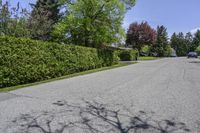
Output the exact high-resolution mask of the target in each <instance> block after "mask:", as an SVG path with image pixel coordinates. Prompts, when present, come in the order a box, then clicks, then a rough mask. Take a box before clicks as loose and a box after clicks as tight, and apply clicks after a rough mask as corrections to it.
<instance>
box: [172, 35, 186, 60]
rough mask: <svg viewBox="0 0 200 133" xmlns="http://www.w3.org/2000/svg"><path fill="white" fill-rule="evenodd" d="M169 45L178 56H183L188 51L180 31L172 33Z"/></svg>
mask: <svg viewBox="0 0 200 133" xmlns="http://www.w3.org/2000/svg"><path fill="white" fill-rule="evenodd" d="M171 46H172V48H174V49H175V51H176V53H177V55H178V56H185V55H186V54H187V52H188V46H187V43H186V41H185V37H184V34H183V33H182V32H180V33H178V34H176V33H174V34H173V35H172V37H171Z"/></svg>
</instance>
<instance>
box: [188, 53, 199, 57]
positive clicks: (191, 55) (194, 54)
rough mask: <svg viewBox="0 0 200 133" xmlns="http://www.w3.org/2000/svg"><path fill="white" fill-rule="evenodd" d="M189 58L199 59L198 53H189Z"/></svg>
mask: <svg viewBox="0 0 200 133" xmlns="http://www.w3.org/2000/svg"><path fill="white" fill-rule="evenodd" d="M187 57H188V58H198V54H197V52H189V53H188V55H187Z"/></svg>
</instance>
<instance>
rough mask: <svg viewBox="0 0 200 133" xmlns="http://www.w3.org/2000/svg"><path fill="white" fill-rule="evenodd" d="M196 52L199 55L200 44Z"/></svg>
mask: <svg viewBox="0 0 200 133" xmlns="http://www.w3.org/2000/svg"><path fill="white" fill-rule="evenodd" d="M196 52H197V53H198V55H200V45H199V46H198V47H197V49H196Z"/></svg>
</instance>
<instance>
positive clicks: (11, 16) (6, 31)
mask: <svg viewBox="0 0 200 133" xmlns="http://www.w3.org/2000/svg"><path fill="white" fill-rule="evenodd" d="M27 19H28V12H27V10H26V9H25V8H22V7H21V6H20V3H19V2H18V3H17V6H16V7H14V6H12V7H11V6H10V3H9V2H8V1H5V2H4V3H2V1H0V35H6V36H15V37H29V31H28V28H27Z"/></svg>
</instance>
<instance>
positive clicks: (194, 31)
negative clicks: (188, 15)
mask: <svg viewBox="0 0 200 133" xmlns="http://www.w3.org/2000/svg"><path fill="white" fill-rule="evenodd" d="M197 30H200V27H199V28H195V29H193V30H191V31H190V32H191V33H192V34H195V33H196V32H197Z"/></svg>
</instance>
